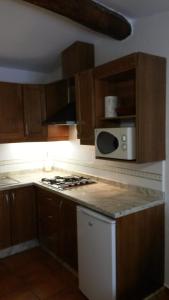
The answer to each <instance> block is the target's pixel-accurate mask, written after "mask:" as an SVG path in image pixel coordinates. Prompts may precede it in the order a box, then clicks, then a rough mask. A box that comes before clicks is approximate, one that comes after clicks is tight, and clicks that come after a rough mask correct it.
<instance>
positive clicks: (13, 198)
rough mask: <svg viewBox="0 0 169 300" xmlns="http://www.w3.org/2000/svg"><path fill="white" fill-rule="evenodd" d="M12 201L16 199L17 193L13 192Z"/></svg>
mask: <svg viewBox="0 0 169 300" xmlns="http://www.w3.org/2000/svg"><path fill="white" fill-rule="evenodd" d="M12 201H13V202H14V201H15V193H14V192H12Z"/></svg>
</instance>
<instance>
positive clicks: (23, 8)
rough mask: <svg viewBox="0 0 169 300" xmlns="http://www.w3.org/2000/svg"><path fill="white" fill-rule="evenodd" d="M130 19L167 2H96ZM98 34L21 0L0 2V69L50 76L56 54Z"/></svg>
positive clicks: (158, 9)
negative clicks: (25, 70)
mask: <svg viewBox="0 0 169 300" xmlns="http://www.w3.org/2000/svg"><path fill="white" fill-rule="evenodd" d="M96 2H100V3H102V4H104V5H107V6H108V7H111V8H112V9H114V10H117V11H118V12H121V13H123V14H124V15H126V16H128V17H131V18H138V17H143V16H147V15H152V14H156V13H159V12H163V11H166V10H169V1H168V0H148V1H147V0H142V1H137V0H96ZM98 38H100V34H98V33H94V32H92V31H90V30H89V29H87V28H85V27H83V26H81V25H79V24H77V23H74V22H72V21H70V20H68V19H66V18H64V17H62V16H59V15H57V14H55V13H52V12H50V11H47V10H44V9H40V8H39V7H36V6H33V5H31V4H28V3H25V2H24V1H22V0H0V66H6V67H12V68H21V69H27V70H36V71H41V72H50V71H52V70H54V69H56V68H57V66H58V65H59V64H60V53H61V51H62V50H63V49H65V48H66V47H68V46H69V45H70V44H71V43H73V42H74V41H76V40H81V41H86V42H91V43H92V42H95V41H97V39H98Z"/></svg>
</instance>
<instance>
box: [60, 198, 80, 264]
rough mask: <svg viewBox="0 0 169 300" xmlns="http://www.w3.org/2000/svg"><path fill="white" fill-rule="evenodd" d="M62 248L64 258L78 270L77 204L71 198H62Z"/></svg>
mask: <svg viewBox="0 0 169 300" xmlns="http://www.w3.org/2000/svg"><path fill="white" fill-rule="evenodd" d="M61 201H62V202H61V203H62V204H61V211H60V214H61V217H60V232H61V246H62V247H61V249H62V259H63V261H64V262H66V263H67V264H68V265H69V266H70V267H72V268H73V269H75V270H77V216H76V204H75V203H74V202H72V201H71V200H67V199H64V198H62V200H61Z"/></svg>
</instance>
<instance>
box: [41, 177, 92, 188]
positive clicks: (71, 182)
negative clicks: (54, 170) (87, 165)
mask: <svg viewBox="0 0 169 300" xmlns="http://www.w3.org/2000/svg"><path fill="white" fill-rule="evenodd" d="M41 181H42V182H43V183H44V184H47V185H51V186H52V187H54V188H56V189H58V190H65V189H69V188H72V187H75V186H80V185H85V184H91V183H95V181H93V180H91V179H90V178H86V177H83V176H76V175H75V176H64V177H62V176H55V177H54V178H42V179H41Z"/></svg>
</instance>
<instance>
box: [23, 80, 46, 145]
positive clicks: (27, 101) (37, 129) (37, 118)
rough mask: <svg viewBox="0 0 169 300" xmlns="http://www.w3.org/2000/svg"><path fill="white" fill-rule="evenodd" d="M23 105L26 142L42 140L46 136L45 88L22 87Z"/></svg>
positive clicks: (37, 86)
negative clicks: (44, 123)
mask: <svg viewBox="0 0 169 300" xmlns="http://www.w3.org/2000/svg"><path fill="white" fill-rule="evenodd" d="M22 92H23V103H24V122H25V136H26V138H27V139H28V140H43V139H44V138H45V137H46V135H47V132H46V130H47V129H46V126H44V125H43V121H44V120H45V119H46V101H45V100H46V99H45V88H44V86H42V85H24V86H23V87H22Z"/></svg>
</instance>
